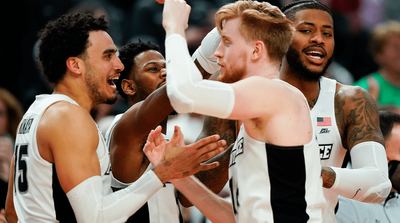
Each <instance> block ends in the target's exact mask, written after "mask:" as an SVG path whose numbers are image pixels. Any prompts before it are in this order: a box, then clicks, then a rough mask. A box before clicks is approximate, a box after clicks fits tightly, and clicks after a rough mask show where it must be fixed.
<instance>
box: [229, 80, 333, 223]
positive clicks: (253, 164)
mask: <svg viewBox="0 0 400 223" xmlns="http://www.w3.org/2000/svg"><path fill="white" fill-rule="evenodd" d="M275 80H276V81H280V82H284V81H281V80H279V79H275ZM284 83H286V82H284ZM286 84H287V85H288V86H289V87H292V88H294V87H293V86H292V85H289V84H288V83H286ZM304 102H305V103H306V99H305V98H304ZM288 137H290V136H288ZM229 186H230V189H231V198H232V206H233V212H234V214H235V219H236V222H238V223H244V222H246V223H247V222H322V212H323V208H324V205H325V199H324V196H323V192H322V179H321V163H320V160H319V153H318V144H317V141H316V140H315V138H313V139H312V140H311V141H310V142H309V143H308V144H306V145H300V146H292V147H283V146H277V145H272V144H268V143H265V142H261V141H258V140H255V139H253V138H252V137H250V136H249V135H248V134H247V132H246V130H245V128H244V125H243V124H242V125H241V128H240V132H239V134H238V137H237V139H236V141H235V145H234V147H233V149H232V151H231V157H230V164H229Z"/></svg>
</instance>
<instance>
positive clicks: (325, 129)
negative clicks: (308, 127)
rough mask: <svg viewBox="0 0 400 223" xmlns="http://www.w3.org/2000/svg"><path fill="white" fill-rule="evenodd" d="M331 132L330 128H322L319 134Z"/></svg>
mask: <svg viewBox="0 0 400 223" xmlns="http://www.w3.org/2000/svg"><path fill="white" fill-rule="evenodd" d="M330 132H331V130H329V129H328V128H322V129H321V131H320V132H319V134H324V133H330Z"/></svg>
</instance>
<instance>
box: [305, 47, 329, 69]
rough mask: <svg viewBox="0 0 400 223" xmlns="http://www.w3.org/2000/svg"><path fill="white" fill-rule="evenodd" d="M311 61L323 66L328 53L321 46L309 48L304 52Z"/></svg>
mask: <svg viewBox="0 0 400 223" xmlns="http://www.w3.org/2000/svg"><path fill="white" fill-rule="evenodd" d="M303 53H304V54H305V55H306V56H307V58H308V59H309V61H310V62H311V63H313V64H316V65H321V64H322V63H323V62H324V58H325V57H326V51H325V49H324V48H322V47H320V46H309V47H307V48H305V49H304V50H303Z"/></svg>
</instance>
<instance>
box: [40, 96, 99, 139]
mask: <svg viewBox="0 0 400 223" xmlns="http://www.w3.org/2000/svg"><path fill="white" fill-rule="evenodd" d="M39 128H41V129H43V130H45V132H46V133H47V134H51V135H57V134H60V135H67V134H68V135H79V134H82V133H84V134H85V135H88V134H97V127H96V124H95V123H94V121H93V118H92V117H91V116H90V114H89V112H87V111H86V110H85V109H83V108H82V107H80V106H78V105H75V104H72V103H69V102H65V101H60V102H56V103H54V104H53V105H51V106H49V107H48V108H47V110H46V111H45V112H44V114H43V116H42V119H41V121H40V123H39Z"/></svg>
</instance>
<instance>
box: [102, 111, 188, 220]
mask: <svg viewBox="0 0 400 223" xmlns="http://www.w3.org/2000/svg"><path fill="white" fill-rule="evenodd" d="M122 115H123V114H119V115H117V116H115V118H114V120H113V122H112V124H111V125H110V127H109V128H108V130H107V132H106V135H105V138H106V142H107V145H108V146H110V143H111V136H112V135H111V133H112V131H113V129H114V127H115V125H116V124H117V123H118V121H119V120H120V119H121V117H122ZM164 137H165V136H164ZM153 167H154V166H153V165H151V164H149V166H148V167H147V169H146V171H145V172H147V171H150V170H151V169H153ZM129 185H130V183H123V182H120V181H119V180H118V179H116V178H115V177H114V176H113V175H112V174H111V187H112V188H113V189H114V190H120V189H123V188H125V187H128V186H129ZM177 202H178V201H177V195H176V190H175V187H174V186H173V185H172V184H171V183H169V182H168V183H166V184H164V186H163V187H162V188H161V189H160V190H159V191H157V192H156V193H155V194H154V195H153V196H152V197H151V198H150V199H149V200H148V201H147V202H146V204H145V205H143V206H142V207H141V208H140V209H139V210H138V211H137V212H136V213H135V214H134V215H132V216H131V217H130V218H129V219H128V220H127V221H126V222H128V223H129V222H141V223H147V222H148V223H150V222H151V223H179V222H183V220H182V218H181V215H180V209H179V206H178V203H177Z"/></svg>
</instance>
